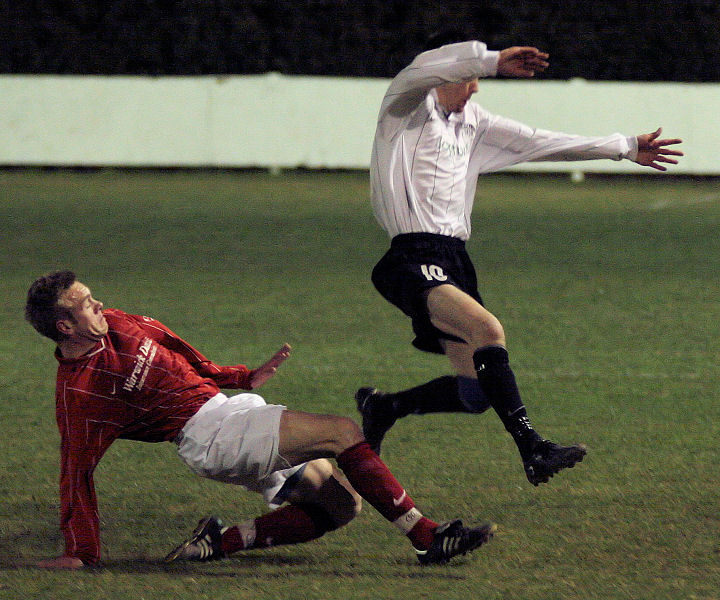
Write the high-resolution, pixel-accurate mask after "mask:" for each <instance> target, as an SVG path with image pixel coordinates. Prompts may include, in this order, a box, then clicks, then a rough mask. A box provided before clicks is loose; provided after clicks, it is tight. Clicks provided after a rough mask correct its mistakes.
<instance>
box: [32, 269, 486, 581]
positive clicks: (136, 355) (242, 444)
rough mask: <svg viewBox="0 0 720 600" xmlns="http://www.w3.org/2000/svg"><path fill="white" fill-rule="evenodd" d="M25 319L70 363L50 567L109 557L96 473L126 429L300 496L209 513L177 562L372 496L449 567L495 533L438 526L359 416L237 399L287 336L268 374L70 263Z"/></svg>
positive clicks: (270, 492) (315, 523) (267, 490)
mask: <svg viewBox="0 0 720 600" xmlns="http://www.w3.org/2000/svg"><path fill="white" fill-rule="evenodd" d="M25 314H26V318H27V320H28V321H29V322H30V323H31V324H32V325H33V327H35V329H36V330H37V331H38V332H40V333H41V334H42V335H45V336H47V337H49V338H50V339H52V340H53V341H55V342H56V343H57V348H56V351H55V356H56V358H57V360H58V363H59V366H58V375H57V386H56V417H57V424H58V428H59V430H60V438H61V441H60V455H61V456H60V458H61V474H60V501H61V510H60V513H61V514H60V527H61V530H62V532H63V535H64V538H65V552H64V554H63V555H62V556H60V557H57V558H53V559H50V560H44V561H41V562H40V563H38V566H40V567H45V568H67V569H78V568H81V567H83V566H86V565H94V564H97V563H98V562H99V560H100V531H99V516H98V504H97V498H96V495H95V488H94V483H93V471H94V470H95V467H96V466H97V464H98V462H99V461H100V459H101V458H102V456H103V454H104V453H105V452H106V451H107V449H108V448H109V447H110V445H111V444H112V443H113V441H115V440H116V439H118V438H122V439H131V440H138V441H143V442H165V441H167V442H174V443H176V444H177V445H178V454H179V456H180V457H181V459H182V460H183V461H184V462H185V463H186V464H187V465H188V466H189V467H190V469H191V470H193V471H194V472H196V473H197V474H199V475H201V476H203V477H208V478H210V479H215V480H218V481H223V482H228V483H235V484H239V485H243V486H245V487H246V488H248V489H250V490H253V491H257V492H260V493H262V494H263V495H264V497H265V499H266V500H267V501H268V502H269V503H270V505H271V506H278V505H281V504H283V503H284V502H287V504H285V505H283V506H281V507H280V508H278V509H277V510H274V511H272V512H270V513H268V514H266V515H262V516H260V517H258V518H257V519H254V520H253V521H249V522H246V523H241V524H240V525H237V526H234V527H226V528H223V527H222V524H221V522H220V521H219V520H218V519H216V518H214V517H207V518H205V519H203V520H201V521H200V524H199V525H198V527H197V528H196V530H195V531H194V532H193V534H192V536H191V537H189V538H188V539H187V540H186V541H185V542H183V543H182V544H180V546H178V547H177V548H176V549H175V550H173V551H172V552H171V553H170V554H169V555H168V557H167V558H166V560H178V559H185V560H211V559H216V558H221V557H223V556H226V555H227V554H230V553H232V552H236V551H238V550H247V549H252V548H262V547H267V546H269V545H279V544H289V543H298V542H305V541H309V540H312V539H316V538H318V537H320V536H321V535H323V534H324V533H325V532H327V531H331V530H333V529H336V528H338V527H340V526H342V525H344V524H346V523H347V522H349V521H350V520H352V518H353V517H354V516H355V515H356V514H357V512H358V511H359V509H360V499H359V496H361V497H362V498H364V499H365V500H366V501H367V502H369V503H370V505H371V506H373V507H374V508H375V509H377V510H378V512H380V514H381V515H382V516H383V517H385V518H386V519H387V520H389V521H391V522H392V523H393V524H394V525H396V526H397V527H398V528H399V529H400V530H401V531H402V532H403V533H404V534H405V535H406V536H407V537H408V538H409V540H410V542H411V543H412V545H413V547H414V548H415V550H416V552H417V556H418V559H419V561H420V563H421V564H433V563H435V564H442V563H446V562H447V561H448V560H450V559H451V558H452V557H454V556H457V555H459V554H465V553H467V552H469V551H471V550H474V549H475V548H477V547H479V546H480V545H481V544H483V543H484V542H486V541H488V540H489V539H490V538H491V537H492V535H493V533H494V531H495V529H496V528H495V526H494V525H493V524H485V525H482V526H479V527H475V528H469V527H465V526H463V525H462V523H461V521H460V520H454V521H450V522H447V523H444V524H442V525H438V524H437V523H435V522H434V521H431V520H430V519H428V518H427V517H425V516H423V515H422V513H420V511H419V510H418V509H417V507H416V506H415V504H414V502H413V501H412V499H411V498H410V496H409V495H408V494H407V492H406V491H405V490H404V489H403V487H402V486H401V485H400V484H399V483H398V482H397V480H396V479H395V477H394V476H393V475H392V474H391V473H390V471H389V470H388V468H387V467H386V466H385V464H384V463H383V462H382V461H381V460H380V458H379V457H378V456H377V455H376V454H375V453H374V452H373V451H372V450H371V449H370V447H369V445H368V444H367V442H366V441H365V440H364V438H363V436H362V433H361V431H360V429H359V427H358V426H357V425H356V424H355V423H354V422H353V421H352V420H350V419H347V418H344V417H338V416H331V415H316V414H309V413H302V412H297V411H291V410H287V409H286V408H285V407H284V406H279V405H268V404H266V403H265V401H264V400H263V399H262V398H261V397H260V396H258V395H256V394H239V395H237V396H233V397H232V398H228V397H227V396H225V395H224V394H223V393H221V392H220V388H225V389H246V390H250V389H254V388H257V387H259V386H260V385H262V384H263V383H265V382H266V381H267V380H268V379H269V378H270V377H272V376H273V374H274V373H275V371H276V370H277V368H278V367H279V366H280V365H281V364H282V363H283V362H284V360H285V359H286V358H287V357H288V356H289V353H290V347H289V346H287V345H284V346H283V347H282V348H281V349H280V350H279V351H278V352H277V353H275V354H274V355H273V356H272V357H271V358H270V360H269V361H267V362H266V363H265V364H263V365H262V366H260V367H258V368H256V369H248V368H247V367H246V366H244V365H237V366H230V367H225V366H219V365H216V364H215V363H213V362H212V361H210V360H208V359H207V358H205V357H204V356H203V355H202V354H201V353H200V352H198V351H197V350H195V349H194V348H193V347H192V346H190V345H189V344H188V343H187V342H185V341H184V340H182V339H181V338H180V337H178V336H177V335H175V334H174V333H173V332H172V331H171V330H169V329H168V328H167V327H165V326H164V325H163V324H162V323H160V322H158V321H156V320H155V319H151V318H149V317H141V316H136V315H130V314H127V313H125V312H123V311H121V310H117V309H105V308H104V307H103V304H102V303H101V302H99V301H97V300H95V299H94V298H93V297H92V294H91V292H90V290H89V289H88V287H87V286H86V285H84V284H83V283H81V282H80V281H78V280H77V279H76V277H75V274H74V273H73V272H71V271H58V272H55V273H51V274H49V275H47V276H44V277H40V278H39V279H37V280H36V281H35V282H34V283H33V284H32V286H31V287H30V290H29V291H28V296H27V303H26V307H25ZM328 458H334V459H335V460H336V462H337V464H338V466H339V467H340V469H341V470H342V472H343V473H344V477H343V475H342V474H341V473H340V472H339V471H338V470H337V469H335V468H334V467H333V466H332V465H331V463H329V462H328V461H327V460H326V459H328ZM346 478H347V479H346Z"/></svg>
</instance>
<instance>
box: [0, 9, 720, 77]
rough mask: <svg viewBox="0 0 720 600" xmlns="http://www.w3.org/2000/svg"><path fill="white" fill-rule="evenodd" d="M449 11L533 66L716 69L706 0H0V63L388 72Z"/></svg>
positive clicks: (716, 22) (29, 69)
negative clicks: (535, 57) (520, 51)
mask: <svg viewBox="0 0 720 600" xmlns="http://www.w3.org/2000/svg"><path fill="white" fill-rule="evenodd" d="M454 24H462V25H463V26H464V28H465V29H466V30H467V31H468V32H469V33H470V34H471V36H472V37H477V38H479V39H482V40H484V41H486V42H487V43H488V45H489V46H490V48H492V49H501V48H504V47H507V46H510V45H534V46H537V47H539V48H541V49H543V50H546V51H548V52H549V53H550V55H551V69H550V70H549V71H548V72H547V73H546V74H545V75H543V77H544V78H547V79H568V78H571V77H584V78H586V79H594V80H640V81H695V82H698V81H715V82H717V81H720V2H718V0H654V1H633V2H631V1H622V0H609V1H606V2H602V1H600V2H598V1H595V2H591V1H589V0H555V1H549V2H534V1H531V0H524V1H511V0H507V1H502V2H500V1H497V2H492V1H483V0H481V1H477V2H466V1H465V2H463V1H456V2H452V1H451V0H445V1H444V2H438V1H429V0H364V1H363V0H337V1H329V0H305V1H297V2H292V1H284V0H277V1H274V2H271V1H267V0H248V1H241V0H204V1H201V0H176V1H170V0H3V1H2V2H0V73H45V74H107V75H113V74H150V75H200V74H252V73H265V72H268V71H279V72H281V73H285V74H306V75H340V76H363V77H368V76H369V77H391V76H393V75H394V74H395V73H396V72H397V71H398V70H400V69H401V68H402V67H403V66H404V65H405V64H407V63H408V62H409V61H410V60H411V59H412V57H413V56H414V55H415V54H417V53H418V52H419V51H420V49H421V46H422V42H423V40H424V39H425V38H426V37H427V36H428V35H429V34H431V33H433V32H435V31H437V30H439V29H442V28H443V27H446V26H448V25H454Z"/></svg>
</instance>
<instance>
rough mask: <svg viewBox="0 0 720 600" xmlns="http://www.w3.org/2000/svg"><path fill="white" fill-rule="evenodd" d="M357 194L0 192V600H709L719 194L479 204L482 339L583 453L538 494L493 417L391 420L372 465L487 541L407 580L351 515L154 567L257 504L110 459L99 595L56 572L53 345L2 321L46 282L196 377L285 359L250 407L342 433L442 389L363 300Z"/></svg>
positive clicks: (92, 185) (701, 188) (55, 177)
mask: <svg viewBox="0 0 720 600" xmlns="http://www.w3.org/2000/svg"><path fill="white" fill-rule="evenodd" d="M367 197H368V182H367V174H364V173H361V174H332V173H291V174H283V175H281V176H278V177H270V176H268V175H265V174H262V173H232V172H231V173H224V172H211V173H206V172H174V173H154V172H120V171H109V172H96V173H82V172H68V171H59V172H42V171H5V172H0V236H1V237H0V273H1V277H0V293H1V297H2V299H3V302H2V303H0V325H1V326H2V335H1V336H0V403H1V405H2V409H1V410H0V419H1V423H2V436H1V437H0V456H1V457H2V459H1V460H2V463H3V468H2V469H1V470H0V498H1V500H2V502H1V503H0V513H1V514H0V598H1V599H5V598H7V599H16V598H48V599H49V598H52V599H53V600H63V599H73V600H76V599H78V598H82V599H89V600H95V599H98V600H99V599H102V600H106V599H108V600H112V599H120V598H133V599H134V600H139V599H144V600H158V599H161V598H162V599H166V598H173V599H186V598H187V599H193V600H199V599H205V598H207V599H212V600H224V599H231V598H232V599H241V598H248V599H251V598H252V599H255V598H268V599H277V598H307V599H330V598H337V599H360V598H368V599H378V598H407V599H413V600H414V599H417V598H444V599H451V600H452V599H466V598H484V599H490V600H509V599H518V600H564V599H577V600H586V599H593V598H599V599H603V600H605V599H618V600H620V599H623V600H625V599H633V600H637V599H646V598H647V599H650V598H652V599H654V600H664V599H667V600H678V599H683V600H685V599H692V598H703V599H710V598H718V596H719V595H720V592H719V591H718V590H720V553H718V549H719V548H720V516H719V515H718V511H719V509H720V500H719V496H720V470H719V469H718V468H717V465H718V464H720V449H719V446H718V441H717V440H718V437H719V436H720V402H719V400H720V398H719V393H718V390H719V389H720V366H719V363H718V356H719V355H720V307H719V305H718V299H717V290H718V289H719V287H720V286H719V283H720V282H719V281H718V277H719V276H718V272H719V268H718V265H720V236H718V230H719V228H720V194H719V193H718V188H717V181H713V180H691V179H670V178H662V177H653V178H647V179H641V178H589V179H588V180H587V181H586V182H585V183H584V184H582V185H573V184H571V183H570V182H569V181H568V180H567V179H565V178H560V177H557V178H556V177H548V176H545V177H539V176H523V177H511V176H493V177H488V178H485V179H483V180H482V181H481V184H480V186H479V197H478V201H477V206H476V211H475V221H474V235H473V238H472V240H471V242H470V244H469V249H470V252H471V254H472V256H473V258H474V259H475V262H476V266H477V267H478V272H479V279H480V281H481V284H480V288H481V291H482V293H483V296H484V298H485V301H486V304H487V305H488V307H489V308H490V309H491V310H493V312H495V313H496V314H497V315H498V316H499V317H500V319H501V320H502V322H503V323H504V325H505V330H506V334H507V337H508V344H509V348H510V351H511V357H512V361H513V365H514V368H515V371H516V375H517V378H518V381H519V384H520V386H521V390H522V391H523V395H524V399H525V403H526V404H527V406H528V407H529V412H530V416H531V418H532V419H533V421H534V423H535V425H536V427H537V428H538V430H539V431H540V432H541V433H542V434H544V435H545V436H547V437H551V438H553V439H557V440H558V441H563V442H570V441H584V442H585V443H587V445H588V447H589V455H588V457H587V458H586V460H585V462H584V463H582V464H581V465H579V466H578V467H577V468H575V469H574V470H572V471H568V472H566V473H563V474H561V475H560V476H558V477H556V478H555V479H554V480H552V482H551V484H550V485H547V486H543V487H540V488H537V489H536V488H533V487H532V486H530V485H529V484H527V482H526V481H525V479H524V475H523V473H522V468H521V465H520V461H519V458H518V456H517V453H516V450H515V449H514V445H513V444H512V442H511V441H510V439H509V438H508V436H507V435H506V434H505V433H504V431H503V430H502V426H501V425H500V423H499V421H498V419H497V418H496V417H495V416H494V415H493V414H490V413H488V414H485V415H483V416H480V417H471V416H463V415H441V416H437V417H435V418H430V417H410V418H408V419H405V420H403V421H401V422H399V423H398V424H397V426H396V427H395V428H394V429H393V430H392V431H391V432H390V434H389V436H388V440H387V442H386V444H385V446H384V449H385V450H384V458H385V459H386V461H387V463H388V464H389V465H390V467H391V469H392V470H393V471H394V472H395V473H396V475H397V476H398V478H399V479H400V480H401V481H402V482H403V483H404V484H405V485H406V486H407V488H408V490H409V491H410V493H411V495H412V496H413V497H414V498H415V500H416V501H417V503H418V504H419V506H420V507H421V509H422V510H423V511H424V512H425V513H426V514H428V515H429V516H431V517H434V518H436V519H443V518H450V517H455V516H460V517H462V518H465V519H466V520H469V521H472V520H474V519H478V520H482V519H492V520H494V521H496V522H497V523H498V524H499V527H500V530H499V534H498V536H497V538H496V540H495V541H493V543H492V544H490V545H488V546H487V547H486V548H483V549H481V550H480V551H478V552H476V553H474V554H473V555H472V556H471V557H467V558H465V559H462V560H457V561H455V562H454V563H452V564H451V565H449V566H447V567H444V568H435V567H433V568H420V567H419V566H417V565H416V564H415V559H414V558H413V556H412V553H411V551H410V548H409V545H408V544H407V542H406V541H405V540H404V539H403V538H402V537H401V536H399V535H398V534H397V532H396V531H395V530H394V528H392V527H391V526H390V525H388V524H387V523H386V522H385V521H383V519H382V518H381V517H380V516H379V515H378V514H377V513H375V512H374V511H373V510H372V508H370V507H367V508H366V510H365V511H364V512H363V513H362V514H361V515H360V516H359V517H358V519H357V520H356V521H355V522H354V523H352V524H351V525H350V526H349V527H347V528H344V529H343V530H340V531H338V532H334V533H332V534H329V535H327V536H325V537H324V538H322V539H321V540H319V541H316V542H313V543H311V544H306V545H301V546H293V547H286V548H277V549H273V550H271V551H262V552H251V553H247V554H244V555H237V556H235V557H233V558H231V559H229V560H226V561H223V562H220V563H216V564H209V565H181V566H172V567H165V566H163V565H162V564H161V563H160V558H161V557H162V556H163V555H164V554H165V553H166V552H167V551H168V550H169V549H170V548H171V547H172V545H173V544H174V543H175V542H177V541H178V540H179V539H181V538H182V537H184V535H185V534H186V533H187V532H188V531H189V529H190V528H191V527H192V526H193V525H194V523H195V521H196V520H197V518H199V517H200V516H202V515H203V514H205V513H208V512H212V513H217V514H219V515H221V516H223V517H224V518H225V520H226V521H229V522H236V521H238V520H241V519H245V518H248V517H251V516H253V515H255V514H258V513H259V512H261V511H263V510H264V506H263V504H262V501H261V499H260V498H259V497H257V496H255V495H252V494H249V493H247V492H244V491H242V490H239V489H237V488H232V487H231V486H225V485H221V484H217V483H213V482H209V481H205V480H201V479H199V478H197V477H195V476H193V475H192V474H190V472H189V471H187V469H186V468H185V467H183V466H182V465H181V464H180V462H179V461H178V460H177V458H176V457H175V456H174V452H173V447H172V446H171V445H170V444H154V445H151V444H139V443H135V442H126V441H120V442H118V443H116V444H115V445H114V446H113V447H112V448H111V449H110V451H109V452H108V454H107V455H106V457H105V458H104V459H103V461H102V462H101V463H100V466H99V467H98V470H97V473H96V484H97V489H98V494H99V498H100V511H101V519H102V520H101V526H102V532H103V552H104V558H105V567H104V568H102V569H100V570H94V571H88V572H80V573H63V572H45V571H41V570H38V569H35V568H33V566H32V565H33V564H34V563H35V562H36V561H37V560H39V559H42V558H48V557H51V556H54V555H57V554H59V553H61V552H62V540H61V536H60V534H59V532H58V527H57V518H58V515H57V512H58V497H57V479H58V473H57V470H58V466H57V456H58V453H57V445H58V436H57V432H56V426H55V420H54V401H53V390H54V372H55V366H56V365H55V361H54V359H53V357H52V344H51V343H50V342H49V341H47V340H43V339H41V338H40V337H39V336H38V335H37V334H35V333H34V331H33V330H32V329H31V328H30V327H29V325H27V324H26V323H25V322H24V321H23V317H22V309H23V303H24V296H25V293H26V291H27V288H28V286H29V285H30V283H31V282H32V280H33V279H34V278H35V277H36V276H37V275H40V274H43V273H45V272H47V271H50V270H53V269H57V268H65V267H70V268H73V269H74V270H75V271H76V272H77V273H78V275H79V277H80V278H81V279H82V280H83V281H84V282H85V283H87V284H88V285H89V286H90V287H91V289H92V290H93V292H94V294H95V296H96V297H97V298H98V299H101V300H103V301H104V302H105V304H106V306H115V307H118V308H122V309H125V310H128V311H131V312H137V313H142V314H149V315H152V316H154V317H156V318H158V319H160V320H162V321H163V322H165V323H166V324H167V325H169V326H170V327H171V328H173V329H174V330H175V331H176V332H178V333H179V334H181V335H183V336H184V337H186V338H187V339H188V340H189V341H190V342H191V343H193V344H195V345H196V346H198V347H199V348H200V349H201V350H202V351H204V352H205V353H206V354H208V355H209V356H211V357H213V358H214V359H215V360H216V361H218V362H221V363H226V364H227V363H234V362H237V361H243V362H246V363H247V364H249V365H251V366H254V365H256V364H259V363H260V362H261V361H263V360H264V359H265V358H267V357H268V356H269V355H270V354H271V353H272V352H273V351H274V350H275V349H276V348H277V347H279V346H280V344H281V343H282V342H285V341H287V342H289V343H291V344H292V345H293V347H294V353H293V356H292V357H291V359H290V360H289V361H288V362H287V363H286V364H285V365H284V366H283V367H282V370H281V372H280V373H278V376H277V377H276V378H275V379H273V380H272V381H270V382H269V383H268V384H267V385H266V386H265V388H263V395H264V396H265V397H266V398H267V399H268V401H270V402H277V403H286V404H288V405H289V406H290V407H292V408H295V409H301V410H310V411H323V412H332V413H336V414H342V415H348V416H353V417H354V407H353V402H352V394H353V392H354V390H355V389H356V388H357V387H358V386H360V385H364V384H374V385H378V386H379V387H382V388H385V389H388V390H395V389H400V388H403V387H406V386H409V385H413V384H416V383H420V382H422V381H425V380H427V379H429V378H431V377H434V376H437V375H440V374H443V373H445V372H446V371H447V366H446V364H445V362H444V360H443V359H442V358H440V357H435V356H430V355H425V354H422V353H420V352H417V351H415V350H414V349H413V348H412V347H411V346H410V345H409V341H410V339H411V337H412V336H411V333H410V330H409V327H408V322H407V321H406V319H405V318H404V317H403V316H402V315H401V314H400V313H399V312H397V311H395V310H394V309H393V308H392V307H390V306H389V305H387V304H386V303H384V301H383V300H382V299H381V298H380V296H379V295H377V293H376V292H375V291H374V290H373V289H372V286H371V284H370V282H369V272H370V270H371V268H372V266H373V265H374V263H375V261H376V260H377V259H378V258H379V257H380V256H381V254H382V253H383V252H384V250H385V248H386V246H387V240H386V238H385V234H384V233H382V232H381V231H380V230H379V229H378V227H377V226H376V225H375V223H374V221H373V218H372V215H371V211H370V207H369V204H368V201H367Z"/></svg>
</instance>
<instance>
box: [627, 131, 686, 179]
mask: <svg viewBox="0 0 720 600" xmlns="http://www.w3.org/2000/svg"><path fill="white" fill-rule="evenodd" d="M661 133H662V127H658V128H657V130H655V131H653V132H652V133H645V134H643V135H639V136H637V141H638V153H637V158H636V159H635V162H636V163H637V164H639V165H643V166H644V167H652V168H653V169H657V170H658V171H667V167H664V166H663V165H661V164H658V163H669V164H671V165H676V164H677V162H678V161H677V160H676V159H674V158H670V157H671V156H683V153H682V152H680V150H673V149H671V148H667V146H673V145H675V144H680V143H682V140H681V139H678V138H673V139H666V140H659V139H658V138H659V137H660V134H661Z"/></svg>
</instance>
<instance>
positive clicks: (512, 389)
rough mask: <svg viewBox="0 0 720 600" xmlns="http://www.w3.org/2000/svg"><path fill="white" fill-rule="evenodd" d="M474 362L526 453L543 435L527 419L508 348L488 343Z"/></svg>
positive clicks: (494, 404) (493, 403)
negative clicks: (511, 366)
mask: <svg viewBox="0 0 720 600" xmlns="http://www.w3.org/2000/svg"><path fill="white" fill-rule="evenodd" d="M473 362H474V363H475V368H476V369H477V374H478V382H479V383H480V387H481V388H482V390H483V392H484V393H485V395H486V396H487V398H488V400H489V401H490V405H491V406H492V407H493V408H494V409H495V412H497V414H498V416H499V417H500V420H501V421H502V422H503V425H505V429H507V430H508V432H509V433H510V435H512V437H513V439H514V440H515V443H516V444H517V445H518V448H519V449H520V454H522V455H524V453H525V452H526V451H528V450H529V449H530V448H531V447H532V445H533V443H534V442H535V440H537V439H538V438H539V437H540V436H539V435H538V434H537V433H536V432H535V430H534V429H533V427H532V424H531V423H530V419H528V416H527V411H526V410H525V406H524V405H523V403H522V399H521V398H520V391H519V390H518V387H517V383H516V382H515V375H514V374H513V372H512V369H511V368H510V360H509V358H508V353H507V350H506V349H505V348H503V347H502V346H485V347H484V348H480V349H479V350H477V351H476V352H475V354H474V355H473Z"/></svg>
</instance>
